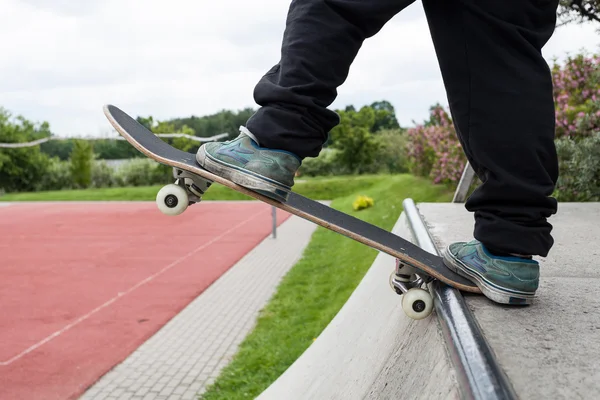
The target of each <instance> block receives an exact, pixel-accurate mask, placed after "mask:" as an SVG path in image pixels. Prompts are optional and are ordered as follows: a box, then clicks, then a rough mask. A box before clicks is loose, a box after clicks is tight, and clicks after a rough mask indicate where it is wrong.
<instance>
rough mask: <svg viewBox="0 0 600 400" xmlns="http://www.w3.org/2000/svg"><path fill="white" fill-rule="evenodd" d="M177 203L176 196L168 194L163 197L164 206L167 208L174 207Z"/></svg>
mask: <svg viewBox="0 0 600 400" xmlns="http://www.w3.org/2000/svg"><path fill="white" fill-rule="evenodd" d="M177 203H179V200H177V196H175V195H173V194H169V195H167V196H166V197H165V204H166V205H167V207H169V208H173V207H176V206H177Z"/></svg>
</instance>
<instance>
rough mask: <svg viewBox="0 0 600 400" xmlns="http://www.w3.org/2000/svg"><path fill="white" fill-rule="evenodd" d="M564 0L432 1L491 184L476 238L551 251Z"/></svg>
mask: <svg viewBox="0 0 600 400" xmlns="http://www.w3.org/2000/svg"><path fill="white" fill-rule="evenodd" d="M557 4H558V0H424V5H425V9H426V12H427V16H428V18H429V21H430V26H431V31H432V36H433V39H434V43H435V46H436V50H437V53H438V58H439V61H440V65H441V68H442V73H443V76H444V82H445V85H446V89H447V93H448V99H449V103H450V108H451V111H452V115H453V117H454V120H455V125H456V130H457V132H458V134H459V137H460V140H461V143H462V145H463V147H464V150H465V154H466V155H467V157H468V159H469V161H470V162H471V164H472V165H473V168H474V169H475V171H476V172H477V175H478V176H479V178H480V179H481V180H482V182H483V184H482V185H481V186H480V187H479V188H478V189H477V190H476V191H475V192H474V193H473V195H472V196H471V197H470V198H469V199H468V201H467V203H466V207H467V209H468V210H469V211H474V213H475V220H476V224H475V237H476V238H477V239H478V240H480V241H481V242H483V243H485V244H487V245H489V246H490V247H492V248H494V249H496V250H498V251H501V252H507V253H519V254H528V255H536V254H539V255H542V256H546V255H547V254H548V251H549V250H550V248H551V246H552V244H553V239H552V237H551V236H550V231H551V229H552V226H551V225H550V224H549V223H548V222H547V218H548V217H550V216H551V215H552V214H554V213H556V210H557V202H556V200H555V199H553V198H552V197H550V195H551V194H552V192H553V190H554V186H555V184H556V180H557V178H558V160H557V156H556V150H555V147H554V118H555V115H554V99H553V96H552V77H551V74H550V69H549V67H548V65H547V63H546V61H545V60H544V59H543V57H542V54H541V48H542V46H543V45H544V44H545V43H546V42H547V41H548V39H550V37H551V35H552V33H553V31H554V27H555V18H556V8H557Z"/></svg>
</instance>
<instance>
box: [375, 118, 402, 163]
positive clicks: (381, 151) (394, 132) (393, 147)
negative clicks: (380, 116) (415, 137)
mask: <svg viewBox="0 0 600 400" xmlns="http://www.w3.org/2000/svg"><path fill="white" fill-rule="evenodd" d="M376 140H377V142H378V143H379V146H378V150H377V153H376V155H375V160H376V161H377V162H376V163H375V164H376V165H377V172H387V173H390V174H397V173H404V172H408V159H407V154H406V145H407V143H408V136H407V134H406V132H405V131H404V130H400V129H384V130H381V131H379V132H378V133H377V136H376Z"/></svg>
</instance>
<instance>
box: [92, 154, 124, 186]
mask: <svg viewBox="0 0 600 400" xmlns="http://www.w3.org/2000/svg"><path fill="white" fill-rule="evenodd" d="M119 186H123V180H122V177H121V175H120V174H119V173H118V172H117V171H115V169H113V168H111V167H109V166H108V164H107V163H106V161H104V160H98V161H96V162H95V163H94V164H93V166H92V187H95V188H103V187H119Z"/></svg>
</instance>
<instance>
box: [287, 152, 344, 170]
mask: <svg viewBox="0 0 600 400" xmlns="http://www.w3.org/2000/svg"><path fill="white" fill-rule="evenodd" d="M337 159H338V150H336V149H331V148H326V149H323V150H321V153H320V154H319V156H318V157H315V158H305V159H304V160H303V161H302V165H301V166H300V169H299V170H298V175H306V176H328V175H345V174H347V173H348V172H349V171H348V170H347V168H345V167H344V166H343V165H341V164H339V163H338V162H337Z"/></svg>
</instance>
